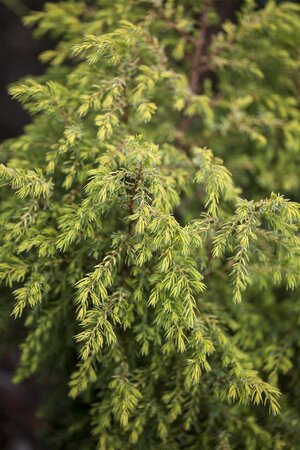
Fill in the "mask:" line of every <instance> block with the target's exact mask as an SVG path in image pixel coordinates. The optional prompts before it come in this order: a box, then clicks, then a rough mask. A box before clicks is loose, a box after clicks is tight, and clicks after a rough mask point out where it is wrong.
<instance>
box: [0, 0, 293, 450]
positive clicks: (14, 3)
mask: <svg viewBox="0 0 300 450" xmlns="http://www.w3.org/2000/svg"><path fill="white" fill-rule="evenodd" d="M179 2H180V0H179ZM299 2H300V0H299V1H298V2H297V3H299ZM44 3H45V1H43V0H0V41H1V46H0V103H1V108H0V141H3V140H5V139H8V138H10V137H14V136H18V135H20V134H21V133H22V129H23V127H24V125H25V124H26V123H28V122H29V120H30V119H29V117H28V116H27V115H26V113H25V112H24V111H23V110H22V108H21V106H20V105H19V104H18V103H17V102H15V101H12V100H11V98H10V97H9V95H8V94H7V87H8V85H10V84H11V83H13V82H15V81H17V80H19V79H20V78H22V77H24V76H26V75H38V74H41V73H43V71H44V70H45V67H44V66H43V65H42V64H41V63H40V62H39V60H38V54H39V53H40V52H41V51H42V50H43V49H46V48H49V47H51V42H48V41H47V40H46V39H44V40H41V41H38V42H37V41H35V40H34V38H33V37H32V32H31V31H30V30H28V29H26V28H25V27H24V26H23V24H22V20H21V17H22V16H24V15H26V14H27V13H28V12H29V11H30V10H40V9H42V8H43V5H44ZM264 3H265V1H264V0H257V5H258V7H261V6H263V5H264ZM241 4H242V0H219V12H220V15H221V16H222V19H223V20H224V19H230V20H234V17H235V13H236V11H238V9H239V7H240V6H241ZM12 322H13V321H12ZM11 333H22V330H19V325H18V329H16V328H15V326H14V324H13V323H12V324H11V327H9V330H6V331H5V333H4V332H3V333H2V331H1V337H2V339H3V342H1V353H0V450H42V446H41V444H40V443H39V442H38V441H37V438H36V436H37V435H38V430H39V426H40V422H39V419H38V418H37V416H36V410H37V407H38V404H39V397H40V395H41V392H40V391H41V389H40V388H39V387H38V386H37V385H36V384H35V383H34V381H33V380H29V381H28V382H26V383H23V384H21V385H14V384H12V383H11V377H12V375H13V373H14V370H15V367H16V365H17V361H18V349H17V348H11V344H10V342H12V340H11V339H9V336H10V334H11Z"/></svg>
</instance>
